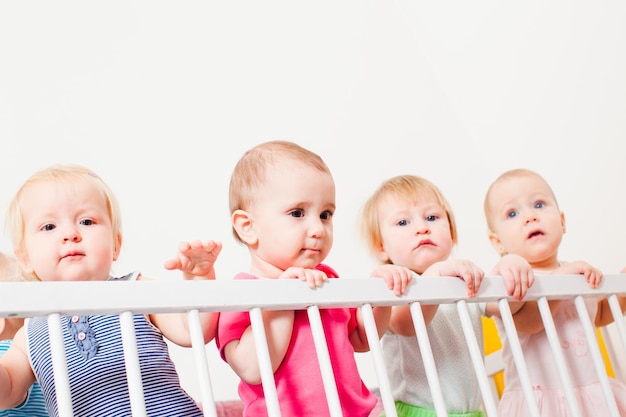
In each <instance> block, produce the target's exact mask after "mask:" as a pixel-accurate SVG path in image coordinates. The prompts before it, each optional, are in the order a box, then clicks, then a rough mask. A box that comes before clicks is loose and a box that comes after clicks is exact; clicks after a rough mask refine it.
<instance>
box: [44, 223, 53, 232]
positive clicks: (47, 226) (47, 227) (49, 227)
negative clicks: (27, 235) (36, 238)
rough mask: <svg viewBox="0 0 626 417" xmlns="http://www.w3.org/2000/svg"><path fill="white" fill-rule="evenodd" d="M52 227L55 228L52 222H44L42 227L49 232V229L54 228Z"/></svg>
mask: <svg viewBox="0 0 626 417" xmlns="http://www.w3.org/2000/svg"><path fill="white" fill-rule="evenodd" d="M54 229H55V226H54V225H53V224H46V225H45V226H44V227H43V230H45V231H47V232H49V231H50V230H54Z"/></svg>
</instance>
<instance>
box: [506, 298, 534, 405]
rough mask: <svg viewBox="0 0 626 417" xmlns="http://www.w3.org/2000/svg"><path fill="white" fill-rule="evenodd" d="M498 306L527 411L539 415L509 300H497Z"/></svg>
mask: <svg viewBox="0 0 626 417" xmlns="http://www.w3.org/2000/svg"><path fill="white" fill-rule="evenodd" d="M498 307H499V308H500V317H501V318H502V324H503V325H504V330H505V331H506V335H507V338H508V340H509V347H510V348H511V353H512V354H513V361H514V362H515V368H516V369H517V374H518V375H519V379H520V384H521V385H522V391H524V397H526V405H528V411H530V415H531V416H532V417H539V416H540V415H539V405H537V399H536V398H535V395H534V394H533V390H532V386H531V384H530V377H529V376H528V368H526V360H525V359H524V354H523V353H522V346H521V345H520V343H519V337H518V336H517V329H516V328H515V323H514V322H513V315H512V314H511V308H510V307H509V302H508V301H507V300H506V299H505V298H503V299H501V300H498Z"/></svg>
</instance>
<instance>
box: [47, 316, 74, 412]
mask: <svg viewBox="0 0 626 417" xmlns="http://www.w3.org/2000/svg"><path fill="white" fill-rule="evenodd" d="M48 332H49V334H50V353H51V355H52V369H53V371H54V388H55V390H56V395H57V408H58V410H59V416H61V417H72V416H73V415H74V410H73V409H72V394H71V392H70V380H69V376H68V373H67V359H66V358H65V343H63V329H62V327H61V316H60V315H59V314H58V313H52V314H50V315H49V316H48Z"/></svg>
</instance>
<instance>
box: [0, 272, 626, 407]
mask: <svg viewBox="0 0 626 417" xmlns="http://www.w3.org/2000/svg"><path fill="white" fill-rule="evenodd" d="M624 294H626V275H610V276H605V278H604V281H603V283H602V285H601V287H600V288H599V289H596V290H591V289H590V288H589V286H588V284H587V283H586V282H585V281H584V280H583V279H582V277H580V276H575V275H568V276H549V277H547V276H540V277H537V280H536V283H535V285H534V286H533V287H532V288H531V290H530V291H529V294H528V296H527V297H526V299H527V300H538V302H539V305H540V309H541V313H542V317H543V320H544V324H545V327H546V331H547V333H548V337H549V338H550V340H551V343H553V344H554V343H557V345H558V338H557V335H556V332H555V330H554V324H553V322H552V317H551V315H550V313H549V310H547V300H548V299H572V298H573V299H575V302H576V307H577V311H578V313H579V315H580V317H581V318H582V322H583V324H584V326H585V337H586V339H587V342H588V344H589V345H590V346H591V347H592V358H593V360H594V364H595V366H596V370H597V372H598V374H599V375H600V376H601V383H602V387H603V389H604V394H605V400H606V402H607V404H608V405H609V409H610V410H611V416H618V413H617V409H616V406H615V400H614V398H613V395H612V393H611V391H610V389H609V387H608V376H607V374H606V368H605V365H604V362H603V359H602V357H601V354H600V348H599V346H598V342H597V339H596V336H595V329H594V327H593V325H592V323H591V322H590V320H589V319H588V316H587V313H586V308H585V305H584V302H583V297H585V296H591V295H594V296H597V295H603V296H607V297H609V300H610V306H611V311H612V312H613V314H614V315H617V316H618V317H620V320H616V325H617V329H618V331H619V335H620V339H621V348H622V352H621V353H617V355H620V354H623V353H624V351H625V350H626V326H625V324H624V320H623V318H622V313H621V310H620V308H619V304H618V301H617V299H616V295H624ZM486 301H499V305H500V310H501V314H502V318H503V323H504V325H505V328H506V331H507V336H508V338H509V340H510V341H511V343H512V346H511V347H512V351H513V354H514V359H515V363H516V366H517V368H518V372H519V374H520V377H521V379H522V383H523V388H524V393H525V396H526V401H527V403H528V405H529V415H531V416H539V412H538V407H537V404H536V402H535V400H534V396H533V395H532V389H531V386H530V383H529V381H528V373H527V371H526V365H525V361H524V356H523V352H522V351H521V347H520V346H519V343H516V342H517V335H516V333H515V331H514V324H513V320H512V317H511V314H510V310H509V306H508V303H507V297H506V293H505V289H504V284H503V282H502V279H501V278H500V277H488V278H486V279H485V280H484V282H483V285H482V286H481V290H480V293H479V295H478V296H476V297H474V298H471V299H469V298H467V296H466V289H465V286H464V284H463V282H462V281H461V280H459V279H457V278H449V277H443V278H442V277H437V278H431V277H419V278H417V279H416V280H415V281H414V283H412V284H411V285H410V287H409V289H408V291H407V293H406V294H405V295H404V296H402V297H395V296H394V295H393V294H392V293H391V292H390V291H389V290H388V289H387V288H386V287H385V285H384V283H383V282H382V280H379V279H347V278H342V279H332V280H330V281H329V282H328V283H327V284H325V285H324V286H323V287H322V288H318V289H315V290H311V289H309V288H308V287H306V286H305V285H304V284H302V283H301V282H299V281H296V280H258V281H257V280H255V281H250V280H245V281H234V280H217V281H140V282H52V283H49V282H46V283H0V316H2V317H33V316H48V317H49V324H50V332H51V341H53V342H55V345H54V346H52V351H53V360H54V369H55V384H56V387H57V389H56V390H57V395H58V397H59V398H58V404H59V414H60V415H61V416H63V417H66V416H68V417H69V416H73V412H72V401H71V396H70V392H69V388H68V383H67V366H66V363H65V353H64V351H63V348H62V337H61V327H60V316H63V315H90V314H119V315H121V323H122V327H123V328H122V337H123V343H124V351H125V359H126V363H127V365H126V366H127V374H128V383H129V392H130V398H131V404H132V410H133V416H145V415H146V411H145V406H144V401H143V388H142V385H141V375H140V372H139V364H138V360H137V353H136V346H135V338H134V328H133V321H132V319H131V313H174V312H187V313H188V314H189V324H190V329H191V331H192V340H193V351H194V354H195V359H196V364H197V366H196V368H197V369H198V377H199V385H200V387H201V397H202V398H201V399H200V401H201V402H202V404H203V409H204V414H205V416H212V417H217V414H216V407H215V401H214V397H213V393H212V388H211V378H210V369H209V367H208V365H207V360H206V351H205V345H204V343H203V338H202V331H201V329H200V321H199V317H198V313H199V312H204V311H218V312H219V311H250V314H251V319H252V325H253V332H254V335H255V340H256V344H257V351H258V352H259V353H258V354H259V360H260V364H261V370H262V383H263V388H264V391H265V393H266V399H267V407H268V414H269V415H270V416H272V417H274V416H280V407H279V402H278V401H279V399H278V397H277V394H276V388H275V385H274V378H273V374H272V371H271V367H270V366H269V353H268V350H267V345H266V343H265V334H264V331H263V325H262V321H261V311H262V310H281V309H290V310H296V309H306V310H307V312H308V316H309V320H310V321H311V327H312V330H313V335H314V340H315V347H316V350H317V353H318V359H319V362H320V366H321V372H322V376H323V381H324V385H325V391H326V396H327V401H328V406H329V410H330V414H331V416H341V415H342V413H341V407H340V405H339V398H338V394H337V388H336V385H335V381H334V377H333V373H332V367H331V365H330V360H329V357H328V352H327V350H326V340H325V338H324V334H323V330H322V325H321V321H320V315H319V309H323V308H329V307H360V308H361V309H362V313H363V317H364V321H365V324H366V332H367V337H368V340H369V343H370V346H371V356H372V360H373V362H374V365H375V370H376V376H377V379H378V383H379V389H380V395H381V399H382V403H383V406H384V408H385V412H386V414H387V415H388V416H396V415H397V414H396V411H395V407H394V402H393V398H392V395H391V390H390V387H389V381H388V379H387V375H386V371H385V366H384V359H383V356H382V351H381V347H380V344H379V342H378V337H377V333H376V326H375V322H374V319H373V314H372V310H371V307H374V306H381V305H400V304H411V312H412V315H413V321H414V323H415V328H416V332H417V337H418V341H419V343H420V348H421V351H422V356H423V358H422V359H423V361H424V364H425V369H426V372H427V378H428V382H429V385H430V387H431V391H432V395H433V399H434V402H435V409H436V413H437V416H438V417H442V416H446V415H447V413H446V411H445V404H444V400H443V396H442V394H441V387H440V386H439V381H438V376H437V370H436V364H435V363H434V360H433V357H432V352H431V351H430V345H429V342H428V334H427V332H426V326H425V324H424V321H423V319H422V315H421V309H420V308H419V306H420V305H421V304H434V303H445V304H448V303H450V304H451V303H456V305H457V309H458V312H459V316H460V320H461V323H462V325H463V329H464V335H465V338H466V340H467V343H468V349H469V351H470V355H471V357H472V362H473V367H474V371H475V373H476V377H477V380H478V383H479V387H480V390H481V394H482V396H483V405H484V410H485V413H486V415H487V416H488V417H493V416H496V415H497V412H496V403H497V398H496V396H495V395H494V391H493V389H492V387H491V385H490V383H489V375H488V372H487V370H486V368H485V361H484V357H483V354H482V352H481V351H480V348H479V345H478V343H477V339H476V337H477V336H476V335H475V334H474V333H473V329H472V326H471V323H470V320H469V316H468V310H467V303H474V302H486ZM553 353H554V356H555V361H556V364H557V366H558V369H559V373H560V376H561V380H562V382H563V386H564V388H565V390H566V395H567V399H568V405H569V406H570V409H571V412H572V415H580V411H579V409H578V406H577V404H576V402H575V401H574V400H573V396H572V391H571V390H572V387H571V382H570V380H569V376H568V371H567V369H566V367H565V366H564V362H563V359H562V357H560V353H559V349H553Z"/></svg>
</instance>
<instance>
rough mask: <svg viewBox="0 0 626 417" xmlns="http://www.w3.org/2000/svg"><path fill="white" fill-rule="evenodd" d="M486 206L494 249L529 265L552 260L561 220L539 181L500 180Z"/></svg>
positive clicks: (527, 178)
mask: <svg viewBox="0 0 626 417" xmlns="http://www.w3.org/2000/svg"><path fill="white" fill-rule="evenodd" d="M488 204H489V208H490V217H491V218H490V223H491V227H492V229H493V230H492V232H493V238H492V243H493V244H494V246H496V249H498V250H501V249H504V250H505V251H506V252H508V253H514V254H518V255H520V256H522V257H524V258H525V259H526V260H527V261H528V262H529V263H530V264H531V265H533V264H535V263H538V262H544V261H546V260H547V259H550V258H556V256H557V252H558V247H559V245H560V243H561V238H562V237H563V228H564V225H565V223H564V217H563V214H562V213H561V212H560V210H559V207H558V205H557V202H556V199H555V198H554V194H553V193H552V190H551V189H550V187H549V186H548V185H547V184H546V183H545V181H544V180H543V179H542V178H540V177H538V176H535V175H520V176H515V177H510V178H505V179H502V180H500V181H499V182H498V183H496V184H495V185H494V186H493V187H492V190H491V193H490V196H489V200H488ZM497 245H501V247H498V246H497Z"/></svg>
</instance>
